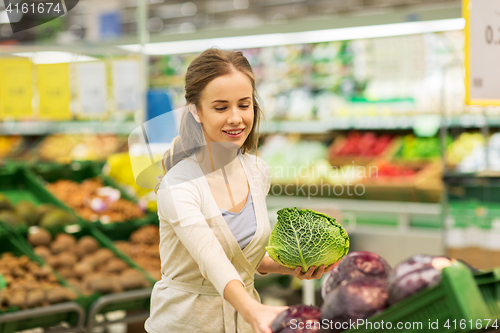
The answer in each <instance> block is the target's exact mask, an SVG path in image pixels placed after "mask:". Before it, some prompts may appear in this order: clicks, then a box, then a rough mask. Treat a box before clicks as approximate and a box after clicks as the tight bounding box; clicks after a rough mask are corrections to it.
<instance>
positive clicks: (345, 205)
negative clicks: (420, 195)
mask: <svg viewBox="0 0 500 333" xmlns="http://www.w3.org/2000/svg"><path fill="white" fill-rule="evenodd" d="M267 205H268V207H293V206H297V207H298V206H305V205H307V206H308V207H323V206H325V207H330V208H333V207H337V208H340V209H342V211H357V212H370V213H391V214H413V215H434V216H438V215H439V214H441V205H440V204H437V203H416V202H395V201H376V200H355V199H331V198H314V197H298V196H273V195H268V196H267Z"/></svg>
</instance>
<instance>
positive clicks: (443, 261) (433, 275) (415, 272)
mask: <svg viewBox="0 0 500 333" xmlns="http://www.w3.org/2000/svg"><path fill="white" fill-rule="evenodd" d="M448 266H451V260H450V259H449V258H446V257H433V256H428V255H415V256H413V257H411V258H409V259H408V260H406V261H403V262H402V263H399V264H398V265H397V266H396V267H394V271H393V274H392V275H391V277H390V278H389V304H391V305H392V304H395V303H397V302H399V301H401V300H403V299H405V298H407V297H408V296H411V295H413V294H415V293H416V292H418V291H420V290H422V289H424V288H432V287H433V286H435V285H437V284H438V283H439V282H440V281H441V270H442V269H443V268H444V267H448Z"/></svg>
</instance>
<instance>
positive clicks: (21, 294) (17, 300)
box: [9, 291, 26, 309]
mask: <svg viewBox="0 0 500 333" xmlns="http://www.w3.org/2000/svg"><path fill="white" fill-rule="evenodd" d="M9 306H15V307H17V308H19V309H26V292H25V291H18V292H15V293H13V294H11V296H10V298H9Z"/></svg>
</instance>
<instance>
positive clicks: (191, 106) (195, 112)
mask: <svg viewBox="0 0 500 333" xmlns="http://www.w3.org/2000/svg"><path fill="white" fill-rule="evenodd" d="M189 112H191V114H192V115H193V117H194V120H196V121H197V122H199V123H200V124H201V121H200V115H199V114H198V110H197V109H196V105H194V104H189Z"/></svg>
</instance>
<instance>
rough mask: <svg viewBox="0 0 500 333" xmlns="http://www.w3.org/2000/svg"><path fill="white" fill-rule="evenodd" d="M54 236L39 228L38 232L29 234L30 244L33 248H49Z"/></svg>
mask: <svg viewBox="0 0 500 333" xmlns="http://www.w3.org/2000/svg"><path fill="white" fill-rule="evenodd" d="M51 240H52V235H51V234H50V232H48V231H47V230H46V229H43V228H39V229H37V231H36V232H33V233H29V234H28V242H29V243H30V244H31V245H32V246H33V247H37V246H48V245H49V244H50V241H51Z"/></svg>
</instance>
